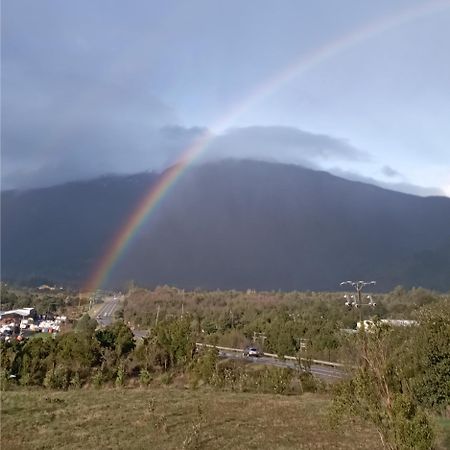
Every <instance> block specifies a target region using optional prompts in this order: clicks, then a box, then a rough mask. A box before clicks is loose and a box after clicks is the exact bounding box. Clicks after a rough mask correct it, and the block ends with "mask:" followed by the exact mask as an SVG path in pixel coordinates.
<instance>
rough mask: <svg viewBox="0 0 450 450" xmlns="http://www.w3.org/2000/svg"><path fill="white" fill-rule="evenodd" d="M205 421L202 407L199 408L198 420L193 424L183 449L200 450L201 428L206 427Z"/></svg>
mask: <svg viewBox="0 0 450 450" xmlns="http://www.w3.org/2000/svg"><path fill="white" fill-rule="evenodd" d="M204 422H205V419H204V415H203V409H202V407H201V406H200V405H198V406H197V418H196V420H195V422H192V424H191V426H190V428H189V430H188V434H187V435H186V437H185V438H184V441H183V447H182V448H183V449H186V450H187V449H192V450H193V449H200V448H201V447H202V443H201V428H202V426H203V425H204Z"/></svg>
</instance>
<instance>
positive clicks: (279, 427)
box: [1, 386, 380, 449]
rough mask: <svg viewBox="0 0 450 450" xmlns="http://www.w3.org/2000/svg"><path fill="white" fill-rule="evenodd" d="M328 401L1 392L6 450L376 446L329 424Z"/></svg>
mask: <svg viewBox="0 0 450 450" xmlns="http://www.w3.org/2000/svg"><path fill="white" fill-rule="evenodd" d="M327 404H328V400H327V399H326V398H324V397H321V396H318V395H309V394H307V395H304V396H301V397H286V396H276V395H262V394H261V395H259V394H242V393H239V394H238V393H231V392H217V391H210V390H203V389H201V390H197V391H192V390H184V389H181V388H176V387H173V386H170V387H159V388H156V389H148V390H141V389H137V388H136V389H123V390H116V389H102V390H94V389H84V390H78V391H75V390H74V391H66V392H56V391H45V390H35V391H10V392H2V421H1V427H2V430H1V444H2V445H1V447H2V448H5V449H6V448H8V449H44V448H45V449H50V448H68V449H77V448H92V449H94V448H95V449H97V448H98V449H107V448H108V449H128V448H130V449H131V448H133V449H141V448H142V449H144V448H145V449H183V448H192V449H196V448H197V449H330V448H333V449H379V448H380V445H379V440H378V436H377V435H376V433H375V432H373V431H368V430H367V429H365V428H361V427H359V426H356V425H353V424H350V425H349V427H347V428H346V429H345V430H341V431H339V432H336V431H333V430H331V429H330V427H329V425H328V423H327V419H326V406H327Z"/></svg>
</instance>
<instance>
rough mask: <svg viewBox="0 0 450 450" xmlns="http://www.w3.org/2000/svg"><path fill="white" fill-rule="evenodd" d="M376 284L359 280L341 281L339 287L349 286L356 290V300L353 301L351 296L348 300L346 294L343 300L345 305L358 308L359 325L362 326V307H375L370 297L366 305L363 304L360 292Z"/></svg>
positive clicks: (353, 297)
mask: <svg viewBox="0 0 450 450" xmlns="http://www.w3.org/2000/svg"><path fill="white" fill-rule="evenodd" d="M376 283H377V282H376V281H364V280H359V281H342V282H341V283H340V285H341V286H345V285H349V286H352V287H353V288H354V289H355V290H356V294H357V296H358V298H357V299H355V296H354V295H352V296H351V297H350V298H349V296H348V295H347V294H346V295H344V298H345V299H346V300H347V301H346V302H345V304H346V305H347V306H350V307H355V308H359V321H360V323H361V325H363V322H362V307H363V306H371V307H375V306H376V303H375V302H374V301H373V300H372V297H371V296H370V295H368V296H367V298H368V299H369V302H368V303H363V302H362V290H363V289H364V287H365V286H369V285H375V284H376ZM350 299H352V300H350Z"/></svg>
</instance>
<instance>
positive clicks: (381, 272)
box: [2, 160, 450, 291]
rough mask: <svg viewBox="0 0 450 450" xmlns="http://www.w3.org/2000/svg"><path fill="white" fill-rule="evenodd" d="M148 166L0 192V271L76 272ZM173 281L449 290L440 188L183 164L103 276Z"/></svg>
mask: <svg viewBox="0 0 450 450" xmlns="http://www.w3.org/2000/svg"><path fill="white" fill-rule="evenodd" d="M158 179H159V176H158V175H156V174H138V175H133V176H123V177H119V176H113V177H103V178H101V179H97V180H93V181H89V182H79V183H70V184H66V185H61V186H55V187H51V188H46V189H37V190H30V191H24V192H19V191H8V192H3V193H2V276H3V277H6V278H13V279H16V280H20V279H22V280H23V279H27V278H30V277H48V278H51V279H56V280H58V281H61V282H66V283H67V282H71V283H72V284H73V283H82V282H83V280H85V279H86V278H87V277H88V275H89V273H90V272H91V271H92V270H93V267H94V266H95V263H96V261H98V259H99V257H100V256H101V255H102V253H103V252H104V250H105V249H106V248H107V247H108V245H109V243H110V242H111V240H112V239H113V237H114V236H115V234H116V233H117V231H118V230H119V229H120V228H121V227H122V226H123V224H124V223H125V221H126V219H127V218H128V217H129V215H130V214H131V213H132V211H133V210H134V208H135V207H136V205H137V203H138V202H139V200H140V199H141V198H142V197H143V195H145V193H146V192H148V190H149V189H150V188H151V186H153V185H155V183H157V181H158ZM131 279H133V280H135V281H136V282H137V283H138V284H141V285H145V286H154V285H157V284H171V285H177V286H180V287H185V288H195V287H202V288H210V289H211V288H235V289H246V288H255V289H282V290H290V289H303V290H305V289H312V290H319V289H323V290H328V289H331V290H334V289H336V288H337V286H338V284H339V282H340V281H342V280H347V279H375V280H377V281H378V287H379V288H380V289H390V288H392V287H394V286H396V285H399V284H402V285H404V286H413V285H416V286H417V285H421V286H423V287H427V288H434V289H439V290H444V291H446V290H449V289H450V199H448V198H444V197H428V198H422V197H416V196H413V195H406V194H401V193H398V192H393V191H388V190H385V189H381V188H378V187H375V186H372V185H368V184H363V183H357V182H353V181H348V180H344V179H341V178H338V177H335V176H333V175H330V174H328V173H326V172H319V171H313V170H309V169H305V168H301V167H298V166H291V165H283V164H271V163H263V162H256V161H235V160H228V161H222V162H218V163H211V164H206V165H202V166H198V167H194V168H192V169H190V170H189V171H188V172H187V173H186V174H184V176H183V177H181V179H180V180H179V181H178V183H176V184H175V185H174V186H173V187H172V188H171V189H170V190H169V193H168V194H167V195H166V196H165V198H164V199H163V200H162V202H161V203H160V205H159V206H158V208H157V209H156V211H154V212H153V213H152V214H151V215H150V216H149V217H148V219H147V220H146V222H145V224H144V226H143V227H141V229H140V231H139V233H137V235H136V236H135V238H134V239H133V241H132V243H131V245H130V246H129V248H128V249H127V251H126V252H125V254H124V255H123V256H122V258H121V259H120V261H119V263H118V264H117V265H116V267H115V270H114V272H113V273H112V274H111V276H110V279H109V282H110V284H111V285H114V286H119V285H123V283H124V282H125V281H127V280H131Z"/></svg>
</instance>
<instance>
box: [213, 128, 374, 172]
mask: <svg viewBox="0 0 450 450" xmlns="http://www.w3.org/2000/svg"><path fill="white" fill-rule="evenodd" d="M206 157H207V158H217V157H235V158H256V159H265V160H272V161H273V160H275V161H280V162H289V163H296V164H301V165H305V166H308V167H311V166H316V165H318V164H320V162H324V161H329V160H334V161H348V160H351V161H367V160H369V159H370V157H369V155H368V154H367V153H365V152H363V151H361V150H359V149H357V148H355V147H354V146H352V145H351V144H350V143H348V142H347V141H345V140H343V139H338V138H335V137H333V136H329V135H326V134H315V133H311V132H308V131H304V130H301V129H299V128H294V127H285V126H251V127H242V128H231V129H229V130H227V131H226V132H225V133H223V134H221V135H219V136H217V137H216V139H215V140H214V141H213V142H212V143H211V145H210V146H209V149H208V152H207V154H206Z"/></svg>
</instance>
